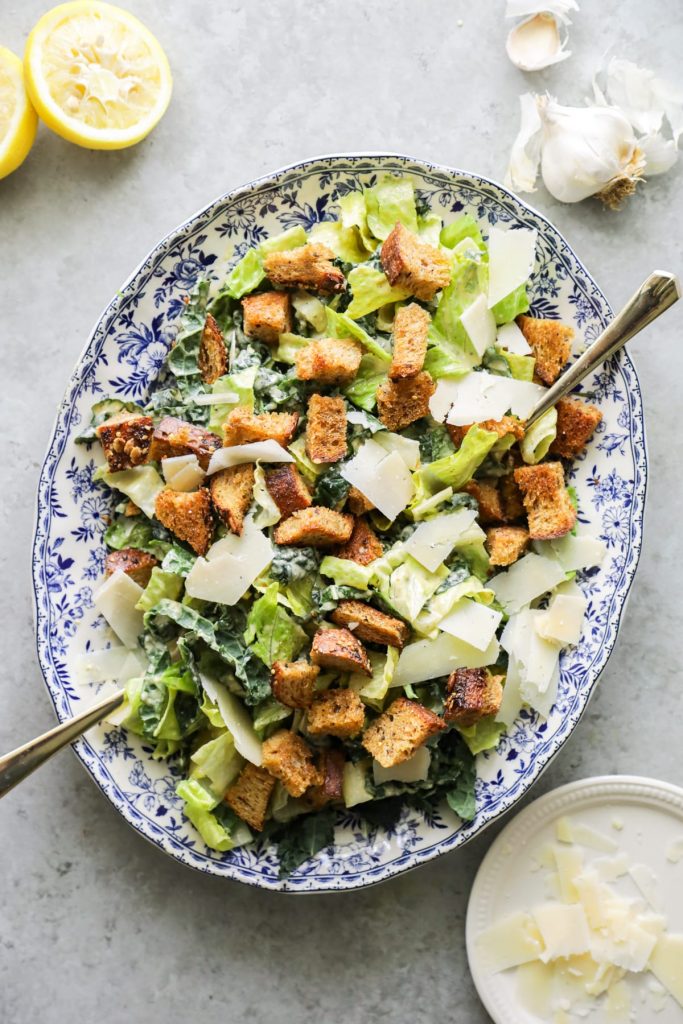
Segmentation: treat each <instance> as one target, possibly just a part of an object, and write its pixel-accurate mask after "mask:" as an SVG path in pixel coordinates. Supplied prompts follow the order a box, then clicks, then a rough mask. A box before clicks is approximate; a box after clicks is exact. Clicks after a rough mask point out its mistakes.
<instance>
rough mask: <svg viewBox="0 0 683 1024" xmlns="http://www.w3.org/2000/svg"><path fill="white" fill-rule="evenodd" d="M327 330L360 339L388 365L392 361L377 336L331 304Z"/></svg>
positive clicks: (333, 336)
mask: <svg viewBox="0 0 683 1024" xmlns="http://www.w3.org/2000/svg"><path fill="white" fill-rule="evenodd" d="M351 273H353V271H352V272H351ZM327 330H328V333H329V335H330V337H331V338H353V339H354V341H359V342H360V343H361V345H362V346H363V348H364V349H366V350H367V351H368V352H369V353H370V354H371V355H372V356H374V358H375V359H377V360H379V361H380V362H381V363H384V364H386V365H388V364H389V363H390V362H391V353H390V352H388V351H387V350H386V349H385V348H384V347H383V346H382V345H381V344H380V342H379V341H378V340H377V339H376V338H372V337H371V336H370V335H369V334H368V332H367V331H364V330H363V328H362V327H361V326H360V324H357V323H354V321H353V320H352V319H351V317H350V315H347V314H346V313H335V311H334V310H333V309H330V307H329V306H328V307H327Z"/></svg>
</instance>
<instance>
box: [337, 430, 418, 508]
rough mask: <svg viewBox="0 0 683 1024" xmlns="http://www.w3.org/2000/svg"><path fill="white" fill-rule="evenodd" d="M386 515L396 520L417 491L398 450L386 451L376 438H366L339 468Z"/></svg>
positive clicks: (346, 478)
mask: <svg viewBox="0 0 683 1024" xmlns="http://www.w3.org/2000/svg"><path fill="white" fill-rule="evenodd" d="M339 472H340V473H341V475H342V476H343V477H344V479H345V480H348V482H349V483H350V484H352V485H353V486H354V487H357V488H358V490H359V491H360V492H361V494H363V495H365V497H366V498H367V499H368V501H371V502H372V503H373V505H374V506H375V507H376V508H377V509H379V511H380V512H381V513H382V515H383V516H386V518H387V519H391V520H394V519H395V518H396V516H397V515H398V514H399V513H400V512H402V511H403V509H404V508H405V507H406V505H408V504H409V503H410V501H411V499H412V497H413V494H414V492H415V487H414V484H413V478H412V477H411V475H410V470H409V469H408V467H407V466H406V464H405V462H404V461H403V459H402V458H401V456H400V455H398V454H397V452H395V451H393V452H390V453H389V454H387V452H386V451H385V449H384V448H383V447H382V446H381V445H380V444H378V443H377V442H376V441H375V440H369V441H366V442H365V443H364V444H362V445H361V446H360V448H359V449H358V451H357V452H356V454H355V455H354V457H353V458H352V459H351V460H350V461H349V462H347V463H346V465H345V466H342V467H341V469H340V470H339Z"/></svg>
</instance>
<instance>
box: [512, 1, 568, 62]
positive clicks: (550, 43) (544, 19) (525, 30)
mask: <svg viewBox="0 0 683 1024" xmlns="http://www.w3.org/2000/svg"><path fill="white" fill-rule="evenodd" d="M566 44H567V35H566V32H565V33H564V39H562V38H561V36H560V26H559V23H558V19H557V17H556V16H555V15H554V14H550V13H549V12H547V11H543V12H541V13H539V14H534V15H532V16H531V17H530V18H526V20H525V21H521V22H520V23H519V24H518V25H515V27H514V28H513V29H512V30H511V31H510V33H509V35H508V38H507V43H506V46H505V48H506V50H507V55H508V57H509V58H510V60H511V61H512V63H513V64H514V65H515V67H517V68H519V69H520V71H540V70H541V68H547V67H550V65H552V64H558V63H559V62H560V61H563V60H566V59H567V57H570V56H571V51H569V50H566V49H565V46H566Z"/></svg>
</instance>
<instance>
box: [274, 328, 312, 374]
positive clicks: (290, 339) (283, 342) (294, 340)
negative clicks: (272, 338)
mask: <svg viewBox="0 0 683 1024" xmlns="http://www.w3.org/2000/svg"><path fill="white" fill-rule="evenodd" d="M309 341H310V338H304V337H302V336H301V335H300V334H281V335H280V340H279V343H278V347H277V348H276V349H275V361H276V362H278V363H289V364H290V366H294V364H295V363H296V357H297V355H298V354H299V352H301V350H302V348H306V346H307V345H308V343H309Z"/></svg>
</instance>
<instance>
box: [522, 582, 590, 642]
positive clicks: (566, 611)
mask: <svg viewBox="0 0 683 1024" xmlns="http://www.w3.org/2000/svg"><path fill="white" fill-rule="evenodd" d="M587 607H588V601H587V600H586V598H585V597H584V596H583V595H581V597H570V596H568V595H565V594H555V596H554V597H553V598H552V600H551V601H550V604H549V605H548V609H547V611H544V612H541V613H540V614H539V615H537V616H536V619H535V626H536V632H537V633H538V635H539V636H541V637H543V639H544V640H556V641H557V642H558V643H561V644H576V643H578V642H579V637H580V636H581V626H582V625H583V617H584V615H585V613H586V608H587Z"/></svg>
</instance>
